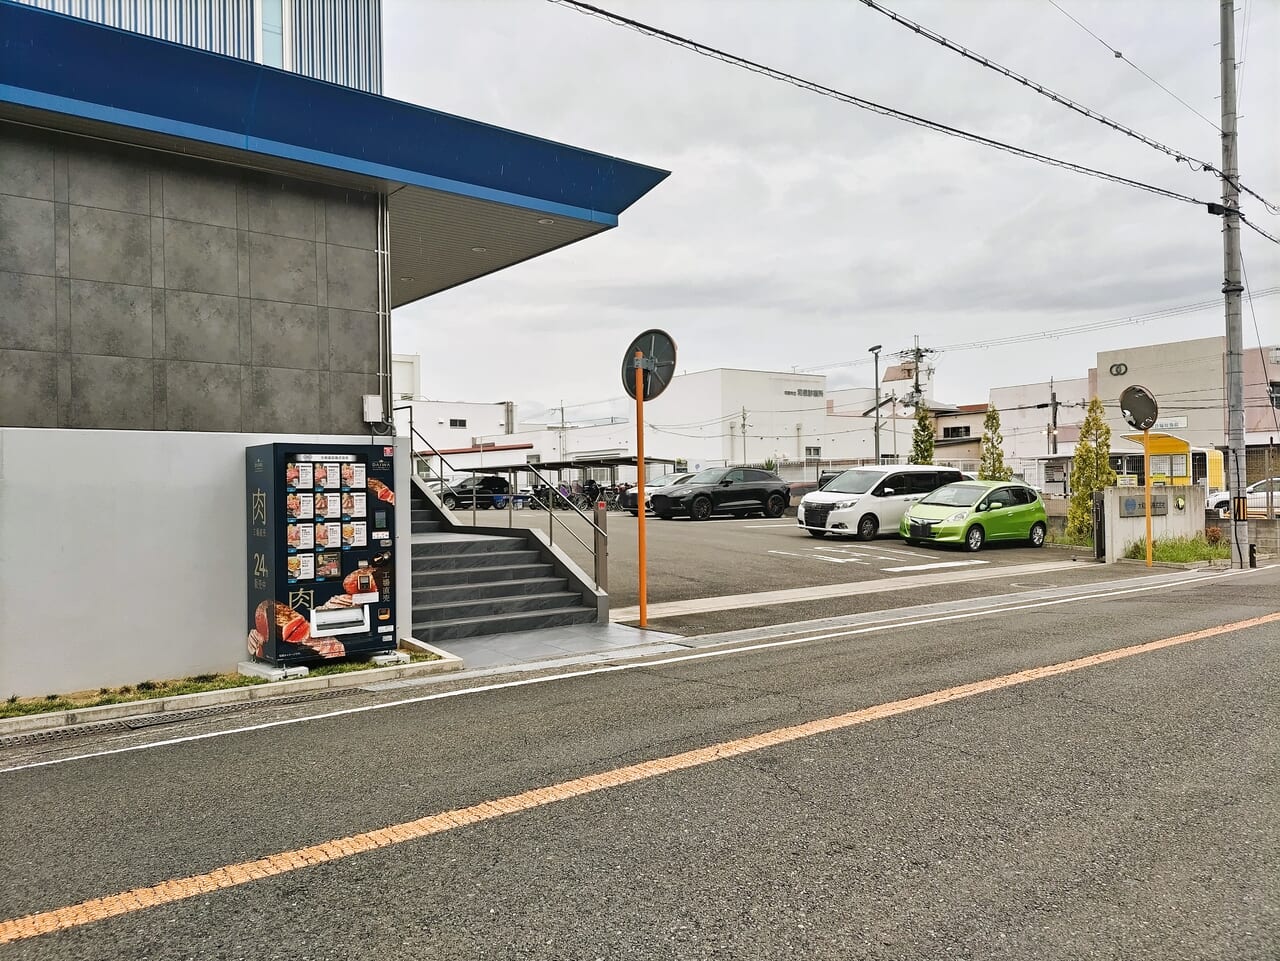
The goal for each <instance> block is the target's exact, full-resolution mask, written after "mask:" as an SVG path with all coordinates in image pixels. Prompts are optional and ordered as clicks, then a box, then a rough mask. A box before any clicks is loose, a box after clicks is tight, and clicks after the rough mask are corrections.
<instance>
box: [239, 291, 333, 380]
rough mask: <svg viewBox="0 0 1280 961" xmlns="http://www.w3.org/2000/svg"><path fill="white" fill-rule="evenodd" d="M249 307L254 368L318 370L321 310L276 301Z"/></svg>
mask: <svg viewBox="0 0 1280 961" xmlns="http://www.w3.org/2000/svg"><path fill="white" fill-rule="evenodd" d="M250 304H251V307H250V310H251V312H252V317H253V365H254V366H255V367H297V368H300V369H302V370H318V369H319V367H320V360H319V358H320V344H319V340H320V338H319V334H318V332H317V330H316V328H317V324H316V314H317V312H318V310H319V308H317V307H309V306H303V305H299V304H282V303H279V302H277V301H273V300H254V301H250Z"/></svg>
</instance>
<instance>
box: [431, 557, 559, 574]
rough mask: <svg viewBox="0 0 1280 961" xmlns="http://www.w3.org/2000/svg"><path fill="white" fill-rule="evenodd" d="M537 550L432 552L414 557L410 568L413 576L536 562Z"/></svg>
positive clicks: (537, 559)
mask: <svg viewBox="0 0 1280 961" xmlns="http://www.w3.org/2000/svg"><path fill="white" fill-rule="evenodd" d="M539 560H541V558H539V557H538V552H537V551H494V552H492V553H490V554H433V555H429V556H427V557H415V558H414V559H413V562H412V565H411V568H412V570H413V573H414V576H415V577H417V576H418V575H419V574H428V573H431V572H432V571H449V570H457V569H459V568H464V567H508V566H510V565H512V564H536V563H537V562H538V561H539Z"/></svg>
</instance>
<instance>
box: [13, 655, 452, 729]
mask: <svg viewBox="0 0 1280 961" xmlns="http://www.w3.org/2000/svg"><path fill="white" fill-rule="evenodd" d="M438 660H440V657H439V655H436V654H428V653H422V654H411V655H410V663H414V664H416V663H419V662H421V661H438ZM371 667H377V665H376V664H374V663H373V662H372V661H339V662H338V663H336V664H322V665H319V666H317V667H313V668H311V670H310V672H309V676H311V677H324V676H325V675H327V674H348V673H350V672H352V671H365V670H368V669H369V668H371ZM266 683H267V679H266V678H265V677H247V676H246V675H244V674H194V675H192V676H191V677H182V678H177V679H176V680H172V681H150V680H147V681H139V682H138V683H137V684H124V685H121V686H120V687H114V688H111V687H100V688H98V690H96V691H80V692H78V693H75V694H46V695H44V696H43V697H18V696H17V695H12V696H10V697H8V698H6V699H5V700H4V701H3V702H0V718H6V717H25V716H26V715H28V714H48V713H51V712H53V711H75V710H79V709H81V708H86V707H102V706H103V705H106V704H125V703H128V702H130V701H148V700H152V699H154V698H157V697H174V696H176V695H178V694H201V693H204V692H205V691H225V690H228V689H230V688H236V687H251V686H253V685H255V684H266Z"/></svg>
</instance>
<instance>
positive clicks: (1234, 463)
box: [1218, 0, 1249, 568]
mask: <svg viewBox="0 0 1280 961" xmlns="http://www.w3.org/2000/svg"><path fill="white" fill-rule="evenodd" d="M1218 12H1219V23H1218V27H1219V33H1220V36H1219V40H1220V41H1221V47H1222V206H1223V207H1224V208H1225V210H1224V213H1223V214H1222V254H1223V268H1224V270H1223V280H1222V294H1223V298H1224V299H1225V301H1226V312H1227V477H1228V481H1227V489H1228V490H1229V491H1230V492H1231V497H1232V504H1231V523H1230V526H1229V528H1228V531H1229V533H1230V540H1229V542H1228V543H1229V544H1230V546H1231V564H1232V566H1233V567H1241V568H1243V567H1247V566H1248V564H1249V561H1248V553H1249V547H1248V542H1249V522H1248V511H1247V510H1246V509H1244V508H1245V503H1246V501H1245V499H1244V498H1245V492H1244V488H1245V483H1244V482H1245V446H1244V330H1243V326H1242V325H1243V317H1242V314H1241V304H1240V294H1241V292H1242V291H1243V290H1244V286H1243V285H1242V284H1241V283H1240V189H1239V186H1238V185H1239V183H1240V169H1239V165H1238V161H1237V159H1236V20H1235V12H1236V5H1235V0H1219V7H1218Z"/></svg>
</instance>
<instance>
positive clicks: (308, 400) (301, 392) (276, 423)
mask: <svg viewBox="0 0 1280 961" xmlns="http://www.w3.org/2000/svg"><path fill="white" fill-rule="evenodd" d="M250 376H251V381H250V394H249V396H250V398H251V399H252V405H253V406H252V407H251V409H249V410H248V411H246V412H245V413H246V415H247V417H246V420H247V421H248V423H247V424H246V425H245V426H246V428H247V429H249V430H252V431H261V432H263V433H268V434H270V433H291V432H299V433H303V434H314V433H318V432H319V430H320V416H319V411H318V409H317V406H318V404H319V401H320V390H319V380H318V373H317V371H314V370H289V369H286V368H283V367H253V368H251V375H250Z"/></svg>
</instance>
